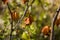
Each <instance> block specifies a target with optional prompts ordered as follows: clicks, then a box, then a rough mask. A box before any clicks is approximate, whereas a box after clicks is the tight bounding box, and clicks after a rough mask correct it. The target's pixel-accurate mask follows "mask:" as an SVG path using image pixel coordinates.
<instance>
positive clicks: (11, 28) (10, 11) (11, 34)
mask: <svg viewBox="0 0 60 40" xmlns="http://www.w3.org/2000/svg"><path fill="white" fill-rule="evenodd" d="M7 6H8V10H9V12H10V14H11V23H10V24H11V33H10V40H12V32H13V20H12V12H11V10H10V7H9V4H8V3H7Z"/></svg>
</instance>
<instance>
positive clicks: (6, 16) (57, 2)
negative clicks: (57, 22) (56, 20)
mask: <svg viewBox="0 0 60 40" xmlns="http://www.w3.org/2000/svg"><path fill="white" fill-rule="evenodd" d="M32 1H33V0H29V2H28V5H30V4H31V2H32ZM22 2H23V1H22V0H9V1H8V3H9V7H10V9H11V11H16V12H17V13H18V14H19V17H20V18H21V17H22V15H24V11H25V8H26V4H23V3H22ZM59 6H60V0H34V2H33V4H32V6H29V8H28V12H27V13H26V15H25V16H24V18H26V17H28V16H29V14H30V15H31V16H32V19H33V21H32V23H31V24H29V25H26V24H25V23H24V22H25V21H24V18H23V19H22V21H21V23H20V24H18V25H17V26H16V28H15V25H16V24H17V21H14V26H13V28H14V30H13V32H12V36H13V37H12V40H49V36H48V37H43V36H44V35H43V36H42V35H41V29H42V28H43V27H44V26H46V25H47V26H51V21H52V18H53V16H54V14H55V13H56V10H57V8H58V7H59ZM10 22H11V16H10V12H9V10H8V7H7V5H6V4H4V3H3V2H2V0H0V39H1V40H10V33H11V24H10ZM22 29H23V30H22ZM54 29H55V30H54V32H55V40H60V33H59V32H60V29H59V28H57V27H54Z"/></svg>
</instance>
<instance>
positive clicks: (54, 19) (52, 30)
mask: <svg viewBox="0 0 60 40" xmlns="http://www.w3.org/2000/svg"><path fill="white" fill-rule="evenodd" d="M59 11H60V8H59V9H58V10H57V11H56V12H57V13H56V14H55V16H54V18H53V20H52V24H51V27H52V29H51V35H50V40H55V38H54V37H55V36H54V25H55V21H56V19H57V16H58V14H59Z"/></svg>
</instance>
